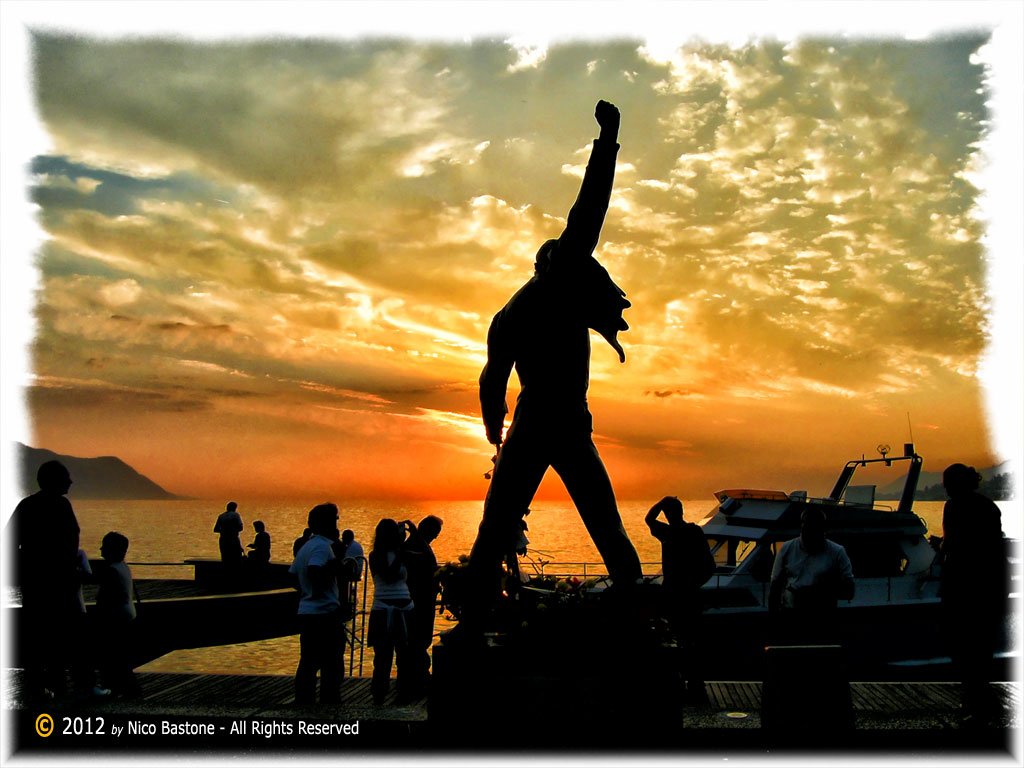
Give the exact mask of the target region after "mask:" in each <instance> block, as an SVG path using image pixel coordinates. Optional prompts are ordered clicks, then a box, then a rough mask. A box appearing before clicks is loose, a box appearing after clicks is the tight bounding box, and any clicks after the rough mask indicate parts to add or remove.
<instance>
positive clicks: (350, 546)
mask: <svg viewBox="0 0 1024 768" xmlns="http://www.w3.org/2000/svg"><path fill="white" fill-rule="evenodd" d="M341 543H342V545H344V547H345V555H344V556H345V559H346V560H351V561H352V563H353V569H352V570H353V572H354V574H355V576H354V578H353V579H352V580H353V581H362V579H363V570H364V569H365V568H366V556H365V555H364V554H363V545H362V544H360V543H359V542H358V541H356V534H355V531H353V530H352V529H351V528H346V529H345V530H344V531H342V532H341Z"/></svg>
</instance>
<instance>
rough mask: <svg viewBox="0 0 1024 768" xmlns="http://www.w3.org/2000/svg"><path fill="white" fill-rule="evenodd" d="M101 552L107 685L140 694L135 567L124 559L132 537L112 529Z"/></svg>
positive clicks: (100, 610) (101, 641) (99, 599)
mask: <svg viewBox="0 0 1024 768" xmlns="http://www.w3.org/2000/svg"><path fill="white" fill-rule="evenodd" d="M100 554H101V555H102V556H103V560H104V561H105V563H106V567H105V568H104V569H103V570H102V571H101V572H100V573H99V575H98V579H97V581H98V582H99V591H98V593H97V594H96V624H97V639H98V650H99V657H100V668H101V671H102V673H103V677H104V679H105V683H106V685H107V687H109V688H110V689H111V690H113V691H114V692H115V693H118V694H121V695H129V696H133V695H137V694H138V693H139V684H138V682H137V681H136V680H135V674H134V673H133V672H132V663H131V646H132V643H131V636H132V632H133V630H134V624H135V600H134V597H135V589H134V586H133V585H132V572H131V569H129V568H128V566H127V565H126V564H125V562H124V558H125V555H127V554H128V538H127V537H126V536H124V535H123V534H120V533H117V532H116V531H111V532H110V533H108V534H107V535H106V536H104V537H103V541H102V543H101V544H100Z"/></svg>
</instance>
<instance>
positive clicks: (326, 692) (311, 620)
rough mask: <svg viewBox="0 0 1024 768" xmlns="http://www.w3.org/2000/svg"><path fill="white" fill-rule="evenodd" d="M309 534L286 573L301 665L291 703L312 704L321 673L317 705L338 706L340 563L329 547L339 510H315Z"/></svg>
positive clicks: (341, 636)
mask: <svg viewBox="0 0 1024 768" xmlns="http://www.w3.org/2000/svg"><path fill="white" fill-rule="evenodd" d="M307 522H308V524H309V528H310V530H311V531H312V534H311V535H310V537H309V540H308V541H306V543H305V544H303V545H302V546H301V547H300V548H299V551H298V553H297V554H296V555H295V560H294V562H293V563H292V565H291V568H290V569H289V571H290V572H291V573H294V574H295V575H296V577H297V578H298V582H299V592H300V598H299V609H298V624H299V665H298V667H297V668H296V670H295V703H296V704H299V705H309V704H313V703H314V702H315V699H316V675H317V672H318V671H319V672H320V703H321V704H337V703H338V702H340V701H341V680H342V676H343V674H344V665H343V663H342V657H343V656H344V654H345V625H344V617H343V615H342V610H341V599H340V596H339V595H338V579H337V570H338V565H339V564H338V560H337V558H336V557H335V555H334V551H333V548H332V542H333V541H335V540H336V539H337V538H338V507H337V506H336V505H334V504H331V503H325V504H318V505H317V506H315V507H313V509H311V510H310V511H309V516H308V518H307Z"/></svg>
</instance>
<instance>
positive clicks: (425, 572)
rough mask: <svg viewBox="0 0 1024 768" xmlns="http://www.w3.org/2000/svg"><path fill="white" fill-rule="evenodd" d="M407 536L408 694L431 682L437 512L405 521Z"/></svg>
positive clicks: (421, 691)
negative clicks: (409, 612) (409, 605)
mask: <svg viewBox="0 0 1024 768" xmlns="http://www.w3.org/2000/svg"><path fill="white" fill-rule="evenodd" d="M404 524H405V526H406V530H407V531H408V534H409V535H408V537H407V538H406V540H405V544H404V546H403V548H402V557H403V559H404V561H405V565H406V568H407V570H408V578H407V583H408V585H409V595H410V596H411V597H412V602H413V609H412V616H411V617H410V619H409V665H408V666H409V667H410V672H409V676H410V679H411V682H410V685H409V690H408V691H407V693H408V695H409V696H410V698H415V697H417V696H419V695H421V694H425V693H426V692H427V687H428V685H429V684H430V645H431V643H432V642H433V640H434V615H435V614H436V613H437V607H436V603H437V591H438V588H439V587H440V584H439V582H438V578H437V557H435V556H434V550H433V548H432V547H431V546H430V545H431V544H432V543H433V542H434V540H435V539H436V538H437V537H438V536H440V535H441V527H442V526H443V525H444V523H443V521H442V520H441V518H439V517H437V516H436V515H427V516H426V517H424V518H423V519H422V520H420V524H419V525H413V524H412V522H411V521H409V520H406V521H405V523H404Z"/></svg>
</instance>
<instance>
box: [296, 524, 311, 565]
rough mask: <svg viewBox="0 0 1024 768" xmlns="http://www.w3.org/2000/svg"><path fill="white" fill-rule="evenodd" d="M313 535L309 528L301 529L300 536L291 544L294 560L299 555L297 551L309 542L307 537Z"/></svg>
mask: <svg viewBox="0 0 1024 768" xmlns="http://www.w3.org/2000/svg"><path fill="white" fill-rule="evenodd" d="M312 535H313V532H312V531H311V530H310V529H309V528H303V529H302V535H301V536H299V538H297V539H296V540H295V541H294V542H292V557H293V558H294V557H295V556H296V555H297V554H299V550H300V549H302V545H303V544H305V543H306V542H307V541H309V537H310V536H312Z"/></svg>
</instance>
